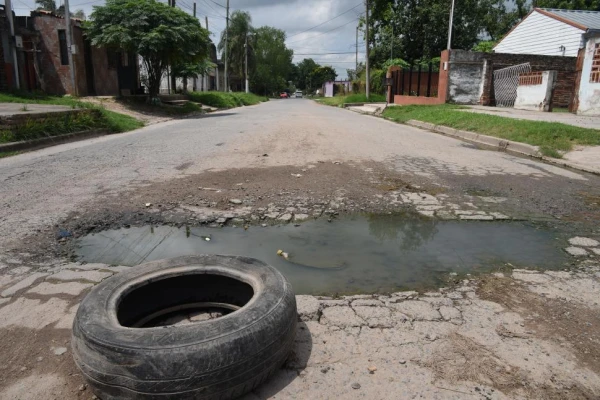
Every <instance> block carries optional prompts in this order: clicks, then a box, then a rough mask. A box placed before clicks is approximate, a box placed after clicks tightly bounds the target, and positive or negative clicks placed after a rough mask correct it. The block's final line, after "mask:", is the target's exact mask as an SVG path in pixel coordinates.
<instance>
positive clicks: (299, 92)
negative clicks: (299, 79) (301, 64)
mask: <svg viewBox="0 0 600 400" xmlns="http://www.w3.org/2000/svg"><path fill="white" fill-rule="evenodd" d="M296 98H297V99H301V98H302V90H296Z"/></svg>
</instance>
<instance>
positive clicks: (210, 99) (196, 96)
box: [188, 92, 268, 108]
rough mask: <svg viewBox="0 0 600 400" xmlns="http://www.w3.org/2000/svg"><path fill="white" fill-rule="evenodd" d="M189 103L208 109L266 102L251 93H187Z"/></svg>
mask: <svg viewBox="0 0 600 400" xmlns="http://www.w3.org/2000/svg"><path fill="white" fill-rule="evenodd" d="M188 96H189V98H190V100H191V101H195V102H196V103H201V104H204V105H207V106H209V107H216V108H235V107H240V106H253V105H255V104H258V103H260V102H261V101H267V100H268V99H267V98H265V97H261V96H257V95H255V94H253V93H237V92H236V93H224V92H191V93H188Z"/></svg>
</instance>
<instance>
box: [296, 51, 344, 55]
mask: <svg viewBox="0 0 600 400" xmlns="http://www.w3.org/2000/svg"><path fill="white" fill-rule="evenodd" d="M329 54H354V52H353V51H342V52H338V53H335V52H332V53H294V55H295V56H327V55H329Z"/></svg>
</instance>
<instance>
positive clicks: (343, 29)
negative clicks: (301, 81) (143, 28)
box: [13, 0, 365, 79]
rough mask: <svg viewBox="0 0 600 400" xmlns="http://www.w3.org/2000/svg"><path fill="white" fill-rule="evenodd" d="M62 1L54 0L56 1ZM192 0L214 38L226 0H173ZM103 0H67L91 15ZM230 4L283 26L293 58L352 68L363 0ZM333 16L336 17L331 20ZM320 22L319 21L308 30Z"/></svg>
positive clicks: (27, 3)
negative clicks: (206, 18) (292, 51)
mask: <svg viewBox="0 0 600 400" xmlns="http://www.w3.org/2000/svg"><path fill="white" fill-rule="evenodd" d="M62 1H63V0H57V6H60V5H61V4H62ZM194 1H195V2H196V8H197V16H198V17H199V18H200V19H201V21H202V23H203V24H204V17H205V16H208V25H209V29H210V31H211V32H212V36H211V37H212V39H213V41H214V42H215V44H216V43H218V41H219V37H220V33H221V31H222V30H223V29H224V28H225V7H224V6H225V2H226V0H176V2H177V6H178V7H179V8H181V9H182V10H184V11H186V12H188V13H190V14H192V9H193V4H194ZM164 2H166V0H164ZM102 4H104V0H71V1H70V8H71V10H72V11H75V10H78V9H83V11H85V13H86V15H89V14H91V13H92V11H93V10H92V7H93V6H95V5H102ZM353 7H354V8H353ZM13 8H14V10H15V13H16V14H17V15H29V12H30V11H31V10H33V9H34V8H35V1H34V0H13ZM233 10H245V11H249V12H250V14H251V15H252V22H253V25H254V27H257V28H258V27H260V26H263V25H269V26H273V27H275V28H278V29H282V30H284V31H285V32H286V34H287V37H288V39H287V45H288V47H289V48H291V49H293V50H294V62H295V63H297V62H299V61H302V59H304V58H312V59H314V60H315V61H317V62H318V63H319V64H321V65H331V66H332V67H334V68H335V69H336V71H337V73H338V79H343V78H345V77H346V69H353V68H354V65H355V61H356V56H355V53H354V51H355V43H356V26H357V24H358V18H359V16H361V15H363V13H364V1H363V0H277V1H274V0H230V12H232V11H233ZM342 13H344V14H343V15H340V14H342ZM336 16H339V17H337V18H335V19H333V20H331V21H329V20H330V19H332V18H334V17H336ZM327 21H328V22H327ZM322 23H323V24H322ZM319 24H322V25H321V26H318V27H316V28H314V29H311V30H308V29H309V28H312V27H314V26H316V25H319ZM306 30H308V31H307V32H303V31H306ZM364 47H365V46H364V41H363V38H362V34H360V35H359V48H358V50H359V52H358V60H359V62H361V61H364V59H365V57H364V54H365V49H364ZM325 53H328V54H325ZM330 53H349V54H330Z"/></svg>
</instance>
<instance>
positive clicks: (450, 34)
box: [447, 0, 454, 50]
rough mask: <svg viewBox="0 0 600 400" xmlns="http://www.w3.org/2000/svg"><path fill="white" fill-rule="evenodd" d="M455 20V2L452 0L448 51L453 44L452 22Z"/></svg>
mask: <svg viewBox="0 0 600 400" xmlns="http://www.w3.org/2000/svg"><path fill="white" fill-rule="evenodd" d="M453 20H454V0H452V6H451V7H450V22H449V23H448V47H447V48H448V50H450V46H451V44H452V22H453Z"/></svg>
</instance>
